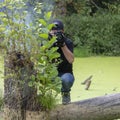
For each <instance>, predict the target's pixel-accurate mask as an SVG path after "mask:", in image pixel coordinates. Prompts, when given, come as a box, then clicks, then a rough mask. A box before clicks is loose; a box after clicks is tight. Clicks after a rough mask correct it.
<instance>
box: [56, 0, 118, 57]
mask: <svg viewBox="0 0 120 120" xmlns="http://www.w3.org/2000/svg"><path fill="white" fill-rule="evenodd" d="M64 2H66V9H67V10H66V11H67V12H66V14H65V16H63V17H61V16H57V17H59V18H61V19H62V20H63V21H64V23H65V32H66V34H67V35H69V37H70V38H72V40H73V42H74V45H75V47H76V49H75V55H77V56H81V52H82V53H83V54H84V56H86V55H87V56H90V55H107V56H119V55H120V49H119V48H120V42H119V40H120V36H119V34H120V33H119V31H120V27H119V24H120V22H119V21H120V4H119V1H117V0H116V1H112V0H108V1H104V0H102V1H100V0H97V1H94V0H91V1H81V0H80V1H79V0H78V1H77V0H76V3H78V4H77V5H75V2H74V1H72V0H67V1H64ZM59 4H60V3H59ZM69 4H72V5H73V6H74V8H75V9H76V10H77V11H76V12H75V11H71V9H72V8H73V6H72V5H71V7H70V6H69ZM68 7H69V8H70V9H68ZM78 8H79V9H78ZM80 51H81V52H80Z"/></svg>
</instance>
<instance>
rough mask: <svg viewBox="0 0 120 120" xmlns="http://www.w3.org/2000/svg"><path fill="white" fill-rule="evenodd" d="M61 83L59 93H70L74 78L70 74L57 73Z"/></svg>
mask: <svg viewBox="0 0 120 120" xmlns="http://www.w3.org/2000/svg"><path fill="white" fill-rule="evenodd" d="M59 77H60V78H61V81H62V88H61V92H70V91H71V87H72V85H73V83H74V76H73V75H72V74H71V73H59Z"/></svg>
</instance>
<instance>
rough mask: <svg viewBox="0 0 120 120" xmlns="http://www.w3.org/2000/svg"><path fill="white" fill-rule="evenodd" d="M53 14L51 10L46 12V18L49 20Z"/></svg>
mask: <svg viewBox="0 0 120 120" xmlns="http://www.w3.org/2000/svg"><path fill="white" fill-rule="evenodd" d="M51 14H52V12H51V11H50V12H47V13H46V14H45V19H46V20H49V19H50V17H51Z"/></svg>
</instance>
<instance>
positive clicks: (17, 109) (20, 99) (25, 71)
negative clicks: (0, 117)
mask: <svg viewBox="0 0 120 120" xmlns="http://www.w3.org/2000/svg"><path fill="white" fill-rule="evenodd" d="M4 64H5V67H4V68H5V70H4V74H5V80H4V108H5V110H4V116H5V120H26V111H27V110H31V111H34V110H39V108H40V105H39V103H37V100H36V96H37V93H36V90H35V88H31V87H29V85H28V84H29V81H30V76H31V74H33V64H32V62H30V59H29V57H25V56H24V55H22V54H21V53H19V52H11V53H9V54H8V55H7V56H6V58H5V63H4Z"/></svg>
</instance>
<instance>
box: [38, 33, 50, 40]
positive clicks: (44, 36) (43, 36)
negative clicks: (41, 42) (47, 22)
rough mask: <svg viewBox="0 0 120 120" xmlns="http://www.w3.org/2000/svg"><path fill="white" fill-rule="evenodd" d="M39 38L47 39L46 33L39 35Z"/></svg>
mask: <svg viewBox="0 0 120 120" xmlns="http://www.w3.org/2000/svg"><path fill="white" fill-rule="evenodd" d="M39 36H40V37H41V38H44V39H48V34H46V33H41V34H39Z"/></svg>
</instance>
